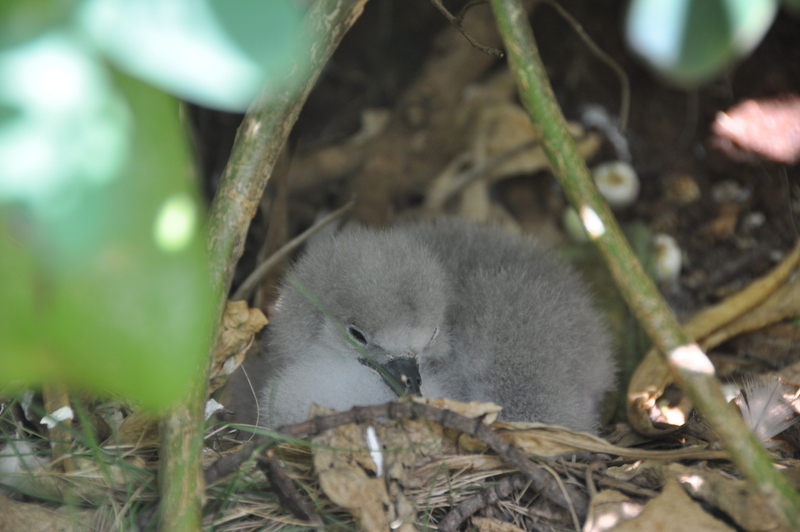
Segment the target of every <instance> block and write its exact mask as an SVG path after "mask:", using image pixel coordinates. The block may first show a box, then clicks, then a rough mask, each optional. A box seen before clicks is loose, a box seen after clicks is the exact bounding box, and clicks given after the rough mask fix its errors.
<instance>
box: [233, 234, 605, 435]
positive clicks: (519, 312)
mask: <svg viewBox="0 0 800 532" xmlns="http://www.w3.org/2000/svg"><path fill="white" fill-rule="evenodd" d="M293 279H294V281H292V280H293ZM300 287H302V288H300ZM308 294H311V295H312V296H313V298H314V299H316V301H311V300H310V299H309V297H308ZM409 361H411V362H412V363H413V365H414V366H415V369H416V367H418V375H415V373H416V371H414V370H410V369H409V366H408V365H407V364H406V363H407V362H409ZM399 363H401V364H399ZM398 364H399V365H398ZM376 368H377V369H376ZM398 368H399V369H398ZM245 370H246V372H247V375H248V376H249V383H248V382H247V379H245V378H244V377H243V375H241V374H237V375H235V376H234V378H233V380H232V382H231V384H230V385H229V386H231V387H232V388H233V389H232V392H233V393H232V394H231V395H232V400H231V401H230V402H229V405H228V406H229V408H230V409H232V410H234V412H236V417H235V421H238V422H240V423H249V424H258V425H261V426H268V427H277V426H280V425H283V424H287V423H295V422H300V421H304V420H305V419H307V417H308V414H309V407H310V404H311V403H312V402H314V403H317V404H320V405H323V406H328V407H331V408H336V409H337V410H346V409H348V408H351V407H352V406H354V405H369V404H378V403H381V402H385V401H389V400H392V399H394V398H396V396H397V390H396V387H394V389H393V387H392V386H390V385H389V384H388V382H390V381H395V382H396V381H401V382H400V383H399V384H400V387H401V388H402V387H403V386H405V387H406V388H407V389H410V390H412V391H415V389H416V384H417V383H416V382H411V383H408V382H404V379H406V378H408V379H411V380H412V381H413V380H415V379H416V378H421V390H422V392H423V394H424V395H426V396H428V397H448V398H452V399H457V400H460V401H492V402H495V403H497V404H499V405H501V406H503V411H502V413H501V418H503V419H507V420H514V421H539V422H543V423H553V424H559V425H565V426H568V427H571V428H574V429H578V430H585V431H594V430H596V429H597V425H598V421H597V419H598V415H597V407H598V403H599V401H600V399H601V398H602V395H603V393H604V392H606V391H608V390H609V389H610V388H611V386H612V384H613V379H614V370H613V362H612V360H611V350H610V347H609V340H608V335H607V333H606V331H605V329H604V326H603V322H602V320H601V319H600V318H599V317H598V315H597V313H596V312H595V311H594V309H593V308H592V305H591V300H590V298H589V296H588V293H587V290H586V288H585V286H584V285H583V283H582V282H581V280H580V279H579V278H578V276H577V274H575V273H574V272H573V271H572V270H571V269H570V268H569V267H568V266H567V265H565V264H564V263H563V262H562V261H560V260H559V259H558V258H557V257H555V256H554V255H553V254H552V253H551V252H549V251H547V250H545V249H542V248H539V247H536V246H534V245H533V244H532V242H531V241H530V240H529V239H527V238H525V237H522V236H517V235H512V234H509V233H507V232H505V231H503V230H501V229H499V228H494V227H488V226H483V225H478V224H475V223H471V222H468V221H464V220H458V219H445V220H440V221H437V222H407V223H403V224H400V225H397V226H395V227H393V228H390V229H385V230H377V229H374V230H373V229H364V228H355V229H346V230H344V231H343V232H342V233H340V234H338V235H336V236H334V237H332V238H330V239H327V240H323V241H316V242H313V243H312V244H310V245H309V247H308V249H307V251H306V253H305V255H304V256H303V257H301V258H300V260H299V261H298V262H297V264H296V265H295V266H294V267H293V268H292V269H291V270H290V272H289V274H288V275H287V280H286V281H284V283H283V285H282V287H281V289H280V296H279V298H278V302H277V305H276V309H275V312H274V315H273V317H272V321H271V324H270V325H269V331H268V334H267V337H266V342H265V348H264V349H262V350H261V352H260V353H259V354H258V356H256V357H250V359H249V360H248V361H247V362H246V363H245ZM387 372H388V375H387ZM251 385H252V390H253V391H255V392H256V396H257V397H258V403H259V404H258V408H256V407H255V406H256V405H255V401H254V394H253V391H251Z"/></svg>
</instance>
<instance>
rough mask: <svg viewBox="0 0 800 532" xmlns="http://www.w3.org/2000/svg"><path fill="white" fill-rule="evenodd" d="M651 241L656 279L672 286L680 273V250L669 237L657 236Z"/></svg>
mask: <svg viewBox="0 0 800 532" xmlns="http://www.w3.org/2000/svg"><path fill="white" fill-rule="evenodd" d="M653 240H654V242H655V246H656V278H657V279H658V280H659V281H662V282H667V283H670V284H674V283H675V282H676V281H677V280H678V275H679V274H680V273H681V263H682V256H681V248H680V246H678V243H677V242H676V241H675V239H674V238H672V237H671V236H669V235H665V234H657V235H656V236H655V237H654V238H653Z"/></svg>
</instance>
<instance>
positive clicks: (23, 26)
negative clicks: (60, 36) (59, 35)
mask: <svg viewBox="0 0 800 532" xmlns="http://www.w3.org/2000/svg"><path fill="white" fill-rule="evenodd" d="M77 3H78V0H3V1H2V2H0V49H3V48H6V47H8V46H14V45H17V44H19V43H21V42H23V41H26V40H28V39H32V38H34V37H36V36H37V35H39V34H40V33H42V32H43V31H45V30H46V29H48V28H51V27H52V26H54V25H56V24H60V23H61V22H63V21H64V20H66V19H67V17H68V16H69V14H70V13H71V12H72V10H73V9H74V8H75V6H76V5H77Z"/></svg>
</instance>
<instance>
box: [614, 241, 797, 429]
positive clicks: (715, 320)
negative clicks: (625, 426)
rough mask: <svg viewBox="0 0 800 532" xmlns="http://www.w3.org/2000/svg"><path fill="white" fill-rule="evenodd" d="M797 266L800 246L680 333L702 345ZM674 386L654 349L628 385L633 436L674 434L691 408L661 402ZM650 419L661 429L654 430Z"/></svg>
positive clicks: (683, 402) (753, 306) (768, 293)
mask: <svg viewBox="0 0 800 532" xmlns="http://www.w3.org/2000/svg"><path fill="white" fill-rule="evenodd" d="M798 262H800V242H798V244H797V245H795V247H794V249H793V250H792V252H791V253H789V255H787V256H786V258H784V260H783V261H782V262H781V263H780V264H779V265H778V266H776V267H775V268H773V270H772V271H770V272H769V273H768V274H767V275H765V276H764V277H761V278H759V279H757V280H755V281H753V282H752V283H751V284H750V285H749V286H748V287H747V288H745V289H744V290H741V291H740V292H737V293H736V294H734V295H732V296H730V297H728V298H726V299H725V300H723V301H722V302H720V303H718V304H716V305H714V306H712V307H709V308H707V309H706V310H703V311H702V312H700V313H698V314H697V315H695V316H694V317H692V318H691V319H690V320H689V321H688V322H687V323H686V324H685V325H684V327H683V328H684V331H685V332H686V334H687V335H689V337H691V338H694V339H695V340H697V341H700V342H703V340H704V339H705V338H707V337H709V336H710V335H711V334H712V333H714V332H715V331H717V330H719V329H721V328H722V327H724V326H726V325H728V324H730V323H731V322H733V321H734V320H735V319H737V318H739V317H740V316H743V315H744V314H746V313H749V312H750V311H753V309H756V307H758V306H759V305H761V304H762V303H764V302H765V301H766V300H767V299H768V298H770V296H771V295H772V294H774V293H775V292H776V290H778V289H779V288H780V287H781V286H783V285H784V283H785V282H786V280H787V279H788V278H789V275H791V273H792V272H793V271H795V270H796V269H797V265H798ZM792 290H793V289H792ZM742 319H744V318H742ZM674 384H675V379H674V378H673V377H672V373H671V371H670V369H669V365H668V364H667V362H666V361H665V360H664V358H663V357H662V356H661V355H660V354H659V353H658V352H657V351H656V350H655V349H651V350H650V351H649V352H648V353H647V355H645V357H644V359H643V360H642V362H641V363H640V364H639V367H637V368H636V371H635V372H634V374H633V376H632V377H631V381H630V384H629V385H628V421H629V422H630V424H631V426H632V427H633V428H634V429H635V430H636V431H637V432H639V433H641V434H645V435H648V436H662V435H664V434H668V433H670V432H674V431H675V430H677V429H678V428H680V427H681V426H682V425H683V423H684V422H685V421H686V420H687V419H688V418H689V413H690V412H691V410H692V404H691V402H690V401H689V399H688V398H687V397H686V396H685V395H684V396H683V397H682V398H681V399H680V400H679V402H677V404H666V403H665V401H664V400H663V398H664V392H665V390H667V388H668V387H670V386H671V385H674ZM654 419H655V420H658V422H659V423H663V425H660V426H656V425H655V424H654Z"/></svg>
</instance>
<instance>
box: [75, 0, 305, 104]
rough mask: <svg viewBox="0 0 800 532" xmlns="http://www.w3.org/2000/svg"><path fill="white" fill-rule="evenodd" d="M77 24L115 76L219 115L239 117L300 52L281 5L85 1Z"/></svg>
mask: <svg viewBox="0 0 800 532" xmlns="http://www.w3.org/2000/svg"><path fill="white" fill-rule="evenodd" d="M78 18H79V21H80V25H81V27H82V28H83V29H84V31H85V32H86V34H87V35H89V36H90V37H91V38H92V40H93V41H94V42H95V43H96V44H97V46H98V47H99V48H100V49H101V50H102V51H103V52H104V53H105V54H106V55H107V56H108V57H109V58H110V59H111V60H112V61H114V62H115V63H116V64H117V66H119V68H120V69H122V70H124V71H126V72H128V73H130V74H132V75H134V76H137V77H141V78H142V79H146V80H148V81H149V82H151V83H153V84H154V85H156V86H158V87H160V88H162V89H163V90H166V91H168V92H171V93H173V94H176V95H178V96H180V97H182V98H184V99H188V100H191V101H194V102H196V103H200V104H202V105H205V106H207V107H214V108H220V109H227V110H244V109H245V108H246V107H247V105H248V104H249V103H250V102H251V101H252V100H253V98H254V97H255V96H256V95H257V94H258V92H259V91H261V90H262V89H263V87H264V85H265V83H273V84H274V83H276V82H279V81H280V80H281V78H282V77H283V75H284V74H285V73H286V72H287V70H289V69H290V68H292V64H293V57H294V55H295V52H296V51H297V50H298V49H299V48H301V47H307V46H308V43H307V42H306V39H305V38H304V34H303V33H302V32H301V31H299V29H300V22H301V20H302V12H301V11H300V10H299V8H298V7H297V5H296V2H292V1H289V0H277V1H276V0H270V1H262V0H85V2H84V5H83V7H82V9H81V10H80V12H79V17H78Z"/></svg>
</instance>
